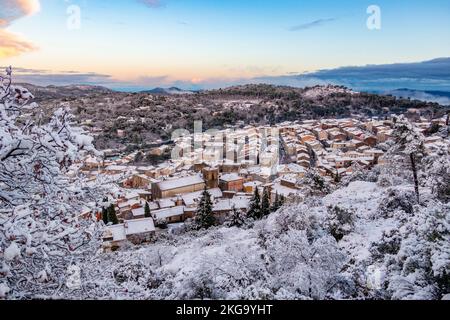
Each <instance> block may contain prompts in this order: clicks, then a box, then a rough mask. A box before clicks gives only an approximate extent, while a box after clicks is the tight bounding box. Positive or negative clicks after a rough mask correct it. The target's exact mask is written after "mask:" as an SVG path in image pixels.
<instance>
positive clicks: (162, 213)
mask: <svg viewBox="0 0 450 320" xmlns="http://www.w3.org/2000/svg"><path fill="white" fill-rule="evenodd" d="M183 213H184V206H178V207H172V208H167V209H161V210H156V211H153V212H152V214H153V216H154V217H155V219H156V220H159V219H167V218H170V217H175V216H180V215H182V214H183Z"/></svg>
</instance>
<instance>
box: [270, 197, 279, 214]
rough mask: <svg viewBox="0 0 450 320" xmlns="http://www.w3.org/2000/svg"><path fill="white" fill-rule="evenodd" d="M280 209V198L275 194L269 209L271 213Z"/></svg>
mask: <svg viewBox="0 0 450 320" xmlns="http://www.w3.org/2000/svg"><path fill="white" fill-rule="evenodd" d="M278 209H280V196H279V195H278V192H277V193H275V201H274V202H273V204H272V206H271V207H270V211H271V212H275V211H278Z"/></svg>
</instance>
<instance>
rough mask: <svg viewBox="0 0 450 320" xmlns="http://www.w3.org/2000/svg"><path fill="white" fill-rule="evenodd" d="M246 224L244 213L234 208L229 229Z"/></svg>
mask: <svg viewBox="0 0 450 320" xmlns="http://www.w3.org/2000/svg"><path fill="white" fill-rule="evenodd" d="M244 224H245V221H244V217H243V216H242V211H241V210H238V209H236V207H235V206H233V210H232V213H231V216H230V218H229V220H228V221H227V226H228V227H241V226H243V225H244Z"/></svg>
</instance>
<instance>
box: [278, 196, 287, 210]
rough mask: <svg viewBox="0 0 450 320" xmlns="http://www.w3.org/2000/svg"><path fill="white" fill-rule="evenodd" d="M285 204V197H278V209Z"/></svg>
mask: <svg viewBox="0 0 450 320" xmlns="http://www.w3.org/2000/svg"><path fill="white" fill-rule="evenodd" d="M285 202H286V197H285V196H283V195H281V196H280V203H279V208H281V207H282V206H283V205H284V203H285Z"/></svg>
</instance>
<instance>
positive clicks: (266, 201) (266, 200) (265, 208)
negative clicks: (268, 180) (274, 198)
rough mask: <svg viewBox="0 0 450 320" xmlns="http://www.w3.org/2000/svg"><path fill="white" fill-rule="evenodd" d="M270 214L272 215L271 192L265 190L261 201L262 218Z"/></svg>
mask: <svg viewBox="0 0 450 320" xmlns="http://www.w3.org/2000/svg"><path fill="white" fill-rule="evenodd" d="M269 214H270V196H269V190H268V189H267V188H264V193H263V197H262V200H261V217H264V216H268V215H269Z"/></svg>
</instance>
